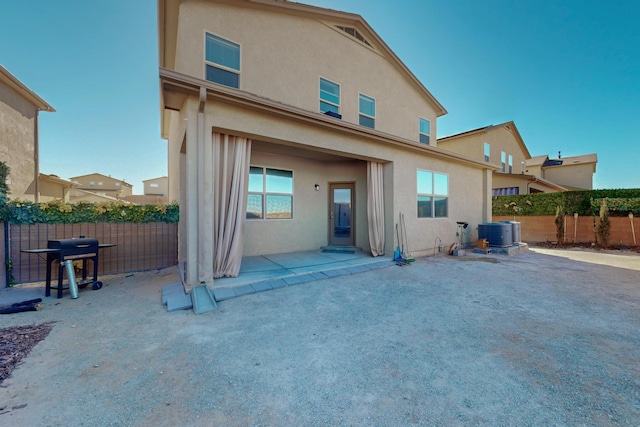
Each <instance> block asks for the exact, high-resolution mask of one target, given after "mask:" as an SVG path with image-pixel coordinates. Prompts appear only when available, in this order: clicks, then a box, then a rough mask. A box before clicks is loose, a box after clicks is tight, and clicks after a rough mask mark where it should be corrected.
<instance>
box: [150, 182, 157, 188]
mask: <svg viewBox="0 0 640 427" xmlns="http://www.w3.org/2000/svg"><path fill="white" fill-rule="evenodd" d="M149 187H151V188H158V183H156V182H152V183H151V184H149Z"/></svg>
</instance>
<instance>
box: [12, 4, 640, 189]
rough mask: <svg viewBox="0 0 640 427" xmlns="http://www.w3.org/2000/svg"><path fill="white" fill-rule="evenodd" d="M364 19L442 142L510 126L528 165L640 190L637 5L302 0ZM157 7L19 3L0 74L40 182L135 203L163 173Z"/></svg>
mask: <svg viewBox="0 0 640 427" xmlns="http://www.w3.org/2000/svg"><path fill="white" fill-rule="evenodd" d="M304 2H306V3H308V4H312V5H315V6H320V7H328V8H331V9H338V10H343V11H346V12H352V13H357V14H359V15H362V16H363V17H364V18H365V19H366V20H367V22H369V24H370V25H371V26H372V27H373V29H374V30H375V31H376V32H377V33H378V34H379V35H380V37H382V39H383V40H385V42H386V43H387V44H388V45H389V46H390V47H391V49H393V50H394V51H395V52H396V54H397V55H398V56H399V57H400V59H401V60H402V61H403V62H404V63H405V64H406V65H407V66H408V67H409V68H410V69H411V70H412V71H413V73H414V74H415V75H416V76H417V77H418V78H419V79H420V80H421V81H422V82H423V84H424V85H425V86H426V87H427V88H428V89H429V90H430V91H431V93H433V94H434V96H435V97H436V98H437V99H438V100H439V101H440V102H441V103H442V104H443V105H444V107H445V108H446V109H447V110H448V112H449V114H447V115H446V116H444V117H442V118H440V119H438V127H437V129H438V137H442V136H446V135H451V134H454V133H458V132H463V131H466V130H469V129H474V128H477V127H481V126H486V125H490V124H498V123H502V122H506V121H509V120H513V121H515V123H516V125H517V126H518V129H519V130H520V133H521V134H522V136H523V138H524V140H525V143H526V144H527V147H528V148H529V151H530V152H531V154H532V155H534V156H535V155H540V154H548V155H549V156H550V157H555V156H556V155H557V153H558V151H562V155H563V157H565V156H573V155H579V154H589V153H597V154H598V160H599V162H598V166H597V173H596V175H595V178H594V187H595V188H640V173H638V170H637V169H639V167H638V165H639V163H640V1H637V0H612V1H609V2H604V1H595V0H561V1H558V0H536V1H531V0H484V1H476V0H466V1H463V0H447V1H441V0H395V1H393V2H391V1H388V0H306V1H304ZM156 39H157V31H156V2H155V0H109V1H106V2H90V1H85V0H83V1H80V0H61V1H58V2H49V1H44V0H38V1H36V0H21V1H11V2H5V3H4V4H3V6H2V13H1V14H0V40H2V44H1V45H0V64H2V65H3V66H5V67H6V68H7V69H8V70H9V71H10V72H11V73H13V74H14V75H15V76H16V77H17V78H19V79H20V80H21V81H22V82H23V83H25V84H26V85H27V86H28V87H29V88H31V89H32V90H33V91H35V92H36V93H37V94H39V95H40V96H41V97H42V98H44V99H45V100H46V101H47V102H49V103H50V104H51V105H52V106H53V107H54V108H56V110H57V112H56V113H41V126H40V132H41V135H40V142H41V171H42V172H43V173H54V174H57V175H59V176H61V177H62V178H69V177H71V176H75V175H82V174H85V173H91V172H100V173H103V174H105V175H111V176H113V177H115V178H119V179H124V180H125V181H127V182H129V183H131V184H133V185H134V193H136V194H140V193H142V190H143V189H142V180H144V179H150V178H155V177H158V176H162V175H166V173H167V167H166V156H167V154H166V142H165V141H163V140H162V139H160V130H159V104H158V72H157V65H158V62H157V40H156Z"/></svg>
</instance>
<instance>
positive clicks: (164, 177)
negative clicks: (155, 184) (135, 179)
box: [142, 176, 169, 182]
mask: <svg viewBox="0 0 640 427" xmlns="http://www.w3.org/2000/svg"><path fill="white" fill-rule="evenodd" d="M159 179H169V177H167V176H159V177H157V178H149V179H143V180H142V182H149V181H157V180H159Z"/></svg>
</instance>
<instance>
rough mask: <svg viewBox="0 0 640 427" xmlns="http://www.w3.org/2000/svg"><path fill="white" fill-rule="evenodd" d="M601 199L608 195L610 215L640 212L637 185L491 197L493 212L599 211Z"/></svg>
mask: <svg viewBox="0 0 640 427" xmlns="http://www.w3.org/2000/svg"><path fill="white" fill-rule="evenodd" d="M602 199H607V207H608V208H609V216H627V215H628V214H629V213H630V212H631V213H633V214H634V215H635V214H640V189H638V188H632V189H625V188H623V189H614V190H586V191H563V192H558V193H536V194H520V195H513V196H496V197H493V215H496V216H502V215H504V216H510V215H516V216H518V215H521V216H530V215H555V214H556V209H557V207H558V206H560V209H561V211H562V214H564V215H573V214H574V213H578V214H579V215H581V216H582V215H588V216H591V215H598V214H599V212H600V205H601V204H602Z"/></svg>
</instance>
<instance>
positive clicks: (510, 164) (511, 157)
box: [509, 154, 513, 173]
mask: <svg viewBox="0 0 640 427" xmlns="http://www.w3.org/2000/svg"><path fill="white" fill-rule="evenodd" d="M509 173H513V156H512V155H511V154H509Z"/></svg>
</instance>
